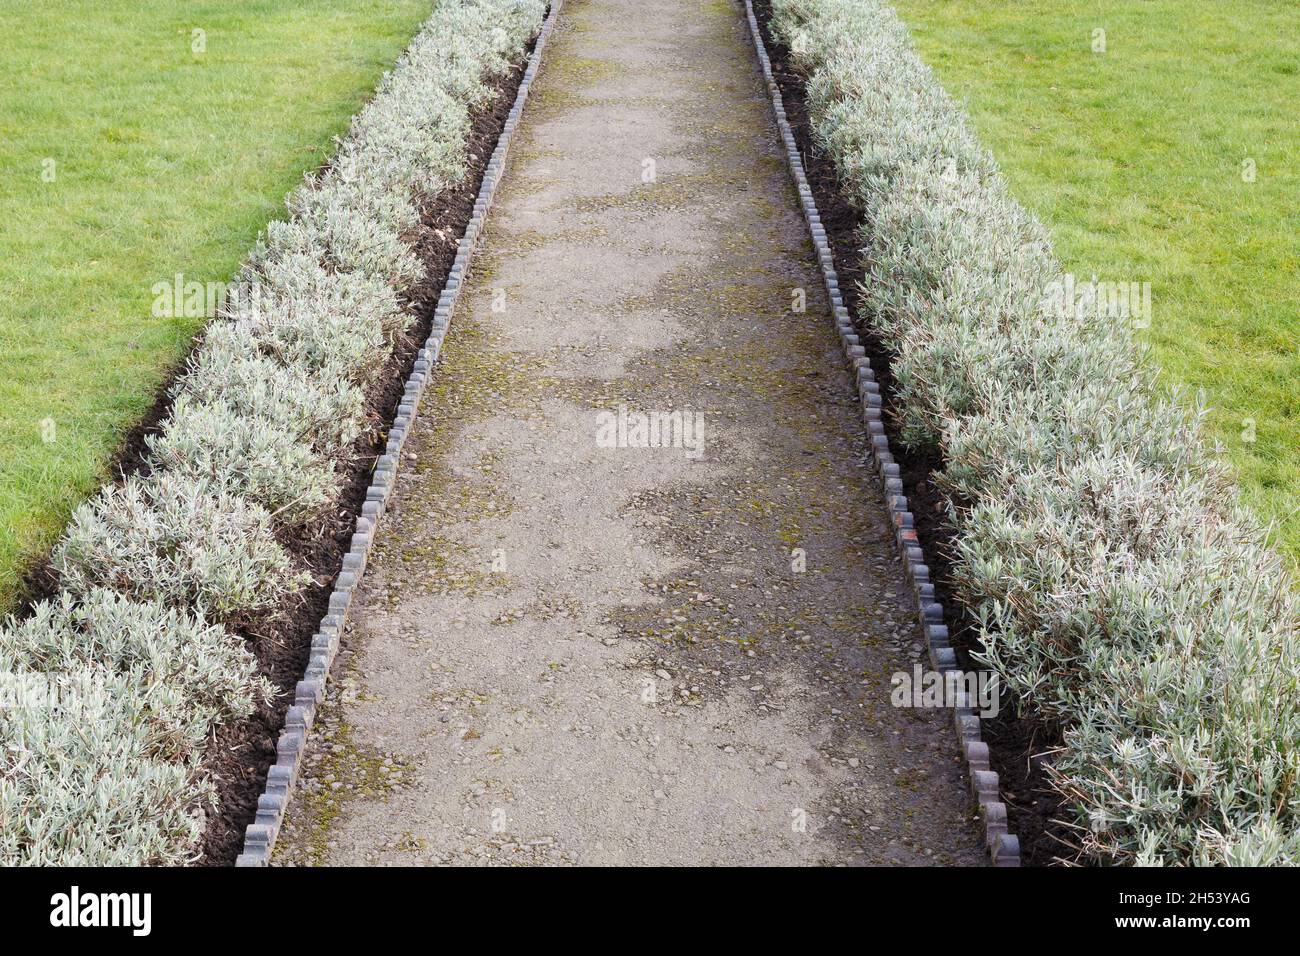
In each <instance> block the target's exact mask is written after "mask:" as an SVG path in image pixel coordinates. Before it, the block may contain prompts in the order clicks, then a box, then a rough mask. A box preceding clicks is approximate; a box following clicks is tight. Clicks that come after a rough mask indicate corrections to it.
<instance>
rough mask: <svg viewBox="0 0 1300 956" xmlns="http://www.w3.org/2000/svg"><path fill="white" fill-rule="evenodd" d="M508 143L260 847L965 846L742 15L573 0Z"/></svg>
mask: <svg viewBox="0 0 1300 956" xmlns="http://www.w3.org/2000/svg"><path fill="white" fill-rule="evenodd" d="M516 135H517V137H518V140H517V141H516V143H515V146H514V147H513V153H512V157H511V162H510V166H509V168H508V169H507V171H506V174H505V177H504V180H503V183H502V186H501V189H500V191H499V192H498V195H497V200H496V206H495V207H494V211H493V213H492V217H491V219H490V220H489V223H488V230H487V235H486V237H485V244H484V245H483V246H482V247H481V250H480V253H479V258H478V259H477V260H476V264H475V267H474V269H473V270H472V273H471V276H470V280H469V285H468V289H467V292H466V295H465V296H464V297H463V298H462V304H461V305H460V306H459V308H458V311H457V314H456V316H455V318H454V320H453V323H452V330H451V333H450V335H449V337H448V339H447V343H446V346H445V347H444V350H443V354H442V359H441V366H440V368H439V371H438V374H437V376H436V377H435V379H434V380H433V382H432V383H431V385H430V388H429V391H428V392H426V395H425V398H424V402H423V405H422V410H421V416H420V419H419V422H418V423H417V427H416V429H415V431H414V433H413V434H412V436H411V439H410V440H409V441H408V443H407V446H406V448H407V457H406V460H405V461H404V462H402V475H401V478H400V479H399V488H398V491H397V493H396V495H395V498H394V501H393V503H392V504H391V505H390V509H389V512H388V514H387V515H386V516H385V518H384V520H383V522H382V523H381V525H380V529H379V535H378V540H377V543H376V549H375V551H374V553H373V556H372V559H371V563H370V567H369V569H368V571H367V574H366V577H365V579H364V581H363V583H362V585H361V586H360V590H359V593H358V596H357V599H356V604H355V605H354V610H353V613H352V623H351V625H350V627H349V631H348V634H347V635H346V637H345V646H344V650H343V651H342V652H341V654H340V657H339V661H338V663H337V664H336V669H335V673H334V674H333V676H332V680H331V684H330V692H329V697H328V700H327V702H326V704H325V706H324V709H323V713H322V717H321V720H320V722H319V723H318V724H317V726H316V727H315V728H314V729H313V733H312V740H311V742H310V744H309V746H308V752H307V758H306V764H305V768H304V771H303V778H302V781H301V783H300V785H299V789H298V791H297V793H296V795H295V797H294V799H293V803H292V805H291V808H290V812H289V815H288V819H287V821H286V824H285V828H284V830H283V832H282V834H281V837H280V841H279V843H278V845H277V849H276V855H275V862H276V863H278V864H298V865H310V864H333V865H340V864H341V865H347V864H374V863H379V864H384V863H392V864H412V863H479V864H492V863H499V864H529V863H544V864H550V863H555V864H562V863H576V864H691V863H717V864H880V863H907V864H923V863H939V864H977V863H980V862H982V859H983V857H982V853H981V851H980V850H979V848H978V847H977V844H976V836H975V829H976V828H975V826H974V825H973V824H972V821H971V812H972V811H971V807H970V804H969V801H968V798H967V796H966V789H965V787H966V785H965V781H964V774H963V770H962V766H961V764H960V763H959V762H958V754H957V750H956V745H955V739H954V735H953V733H952V731H951V728H950V727H949V714H948V713H947V712H946V711H941V712H938V713H934V712H926V711H918V710H911V709H895V708H893V707H891V706H890V701H889V696H890V695H889V691H890V676H891V674H893V673H894V672H896V671H909V672H910V670H911V668H912V664H913V663H914V662H915V661H916V660H918V659H920V655H921V645H920V636H919V631H918V629H917V627H916V625H915V623H914V622H915V612H914V608H913V605H912V598H911V596H910V594H909V591H908V588H907V586H906V584H905V581H904V579H903V576H902V569H901V564H900V562H899V560H898V558H897V557H896V555H895V552H894V547H893V543H892V538H891V536H890V533H889V530H888V527H887V523H886V517H885V512H884V507H883V504H882V502H881V495H880V492H879V489H878V487H877V485H876V484H875V481H874V479H873V477H872V475H871V474H870V473H869V472H868V471H867V470H866V468H865V467H864V466H863V464H862V462H863V456H864V454H865V451H866V439H865V434H864V432H863V429H862V426H861V422H860V419H859V416H858V414H857V412H856V405H855V402H854V396H853V392H852V390H851V388H850V382H849V377H848V374H847V373H846V371H845V370H844V368H843V365H842V361H841V358H840V355H839V345H838V342H837V341H836V339H835V338H834V335H833V331H832V326H831V322H830V320H829V318H828V315H827V311H826V310H827V305H826V302H825V300H824V298H823V296H822V294H821V291H820V283H819V278H818V275H817V273H816V271H815V262H814V259H813V255H812V250H811V246H810V245H809V243H808V241H807V234H806V231H805V227H804V224H803V222H802V220H801V218H800V216H799V213H798V208H797V205H796V202H795V196H794V192H793V188H792V186H791V183H790V180H789V174H788V172H787V170H786V168H785V166H784V165H783V163H782V161H781V159H780V156H779V154H778V152H777V149H776V144H777V136H776V133H775V130H774V128H773V124H772V119H771V116H770V107H769V103H768V101H767V99H766V95H765V93H764V90H763V87H762V85H761V82H760V79H759V75H758V71H757V64H756V62H755V59H754V54H753V49H752V46H751V43H750V40H749V38H748V36H747V34H746V31H745V25H744V19H743V14H742V12H741V10H740V8H739V7H738V6H737V5H735V4H734V3H732V2H728V0H716V2H704V3H701V2H698V0H663V2H660V3H656V4H646V3H643V2H639V0H569V2H568V3H567V4H566V6H565V9H564V13H563V15H562V16H561V18H560V20H559V24H558V27H557V30H556V32H555V34H554V35H553V37H552V40H551V45H550V46H548V48H547V51H546V56H545V59H544V62H543V67H542V71H541V73H540V75H539V77H538V81H537V83H536V85H535V86H534V87H533V92H532V95H531V97H530V100H529V105H528V108H527V110H526V112H525V115H524V119H523V121H522V123H521V125H520V127H519V131H518V133H517V134H516ZM799 290H803V291H799ZM803 296H806V309H805V311H798V307H799V305H800V302H799V299H800V298H801V297H803ZM620 407H623V408H625V409H626V412H627V415H628V420H629V421H630V422H631V425H632V426H633V427H632V428H631V432H630V439H631V440H629V441H628V442H625V444H629V445H634V444H636V442H635V438H636V428H635V424H636V415H637V413H642V412H643V413H655V412H666V411H669V410H676V411H678V412H680V413H682V414H681V416H680V421H682V422H690V423H694V422H695V421H696V420H697V418H698V417H699V416H702V419H703V428H702V432H701V431H700V430H698V429H697V430H693V431H691V432H690V433H688V434H683V432H681V431H679V432H675V433H674V434H673V435H670V436H669V437H670V438H673V437H676V438H682V439H683V440H682V441H681V442H680V444H681V445H683V446H684V447H603V446H604V445H606V444H608V443H607V442H604V441H602V440H601V439H602V437H603V435H604V431H603V426H604V425H605V424H606V421H607V419H606V418H603V417H602V414H601V413H602V411H603V412H605V413H606V414H607V415H609V414H612V415H614V416H615V417H617V416H618V414H619V410H620ZM700 438H702V442H700V441H698V439H700ZM661 444H671V443H661ZM697 449H698V451H697Z"/></svg>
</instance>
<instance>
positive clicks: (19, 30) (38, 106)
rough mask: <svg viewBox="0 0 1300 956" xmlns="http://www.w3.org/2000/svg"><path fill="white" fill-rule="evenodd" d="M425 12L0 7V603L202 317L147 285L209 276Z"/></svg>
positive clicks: (392, 0)
mask: <svg viewBox="0 0 1300 956" xmlns="http://www.w3.org/2000/svg"><path fill="white" fill-rule="evenodd" d="M431 8H432V3H431V2H430V0H348V2H343V0H332V2H331V0H206V2H194V0H82V2H70V0H45V2H42V3H40V4H29V3H22V2H19V0H0V73H2V74H3V75H2V76H0V288H3V290H4V293H3V295H2V296H0V609H3V608H4V607H5V606H6V605H8V604H10V603H11V602H12V600H13V598H14V595H15V590H16V585H17V582H18V576H19V574H20V573H21V570H22V568H23V566H24V565H25V564H26V563H27V562H29V561H31V560H32V559H33V558H34V557H36V556H39V555H40V554H42V553H44V552H45V551H46V550H47V549H48V548H49V546H50V545H51V544H52V543H53V541H54V540H55V538H56V537H57V536H58V534H59V531H60V529H61V528H62V527H63V525H64V523H65V521H66V519H67V517H68V514H69V512H70V510H71V509H72V508H73V507H74V506H75V505H76V504H77V503H78V501H80V500H81V499H82V498H83V497H84V496H86V495H87V494H89V493H90V492H92V491H93V490H94V489H95V488H96V487H97V486H98V485H99V484H100V483H101V482H102V481H103V480H104V479H105V478H106V477H107V474H106V469H107V463H108V461H109V460H110V459H111V457H112V455H113V452H114V449H115V448H116V447H117V445H118V442H119V440H120V438H121V435H122V434H123V432H124V431H125V430H126V429H128V428H129V427H130V426H131V424H132V423H133V422H135V421H138V420H139V418H140V416H141V415H142V414H143V412H144V411H145V410H146V409H147V408H148V407H149V405H150V404H151V402H152V401H153V398H154V395H155V393H156V390H157V388H158V386H159V384H160V382H161V381H162V380H163V379H164V378H165V376H166V374H167V371H168V370H169V369H170V368H171V367H172V366H174V364H175V363H176V362H177V360H178V359H179V357H180V356H182V355H183V354H184V351H185V348H186V346H187V343H188V341H189V338H190V337H191V335H192V334H193V332H194V331H195V329H196V328H198V327H199V326H200V325H201V324H202V322H203V319H201V318H191V319H183V320H171V319H161V320H160V319H156V318H153V317H152V316H151V310H150V306H151V304H152V302H153V298H154V296H153V293H152V292H151V287H152V286H153V285H154V283H156V282H159V281H161V280H167V279H169V278H170V277H172V276H173V275H175V274H176V273H178V272H179V273H184V274H185V276H186V277H187V278H195V279H198V280H199V281H208V280H218V281H219V280H225V279H228V278H229V277H230V276H231V274H232V273H233V272H234V270H235V269H236V268H237V266H238V265H239V262H240V260H241V259H242V258H243V257H244V255H245V254H246V252H247V251H248V249H249V247H250V246H251V244H252V242H253V240H254V239H255V237H256V236H257V233H258V231H259V230H260V229H261V228H262V227H263V226H264V225H265V223H266V222H267V221H268V220H269V219H271V218H274V217H276V216H277V215H279V214H280V212H281V209H282V202H283V199H284V196H285V195H286V193H288V192H289V190H290V189H291V188H292V187H293V186H294V185H295V184H296V183H297V182H298V181H299V179H300V178H301V176H302V174H303V172H304V171H305V170H307V169H310V168H312V167H313V166H316V165H318V164H319V163H320V162H321V161H322V160H323V159H324V158H325V157H326V156H327V155H328V153H329V148H330V140H331V137H333V136H334V135H336V134H338V133H340V132H342V131H343V130H344V129H345V128H346V126H347V122H348V119H349V117H350V116H351V115H352V114H353V113H354V112H356V110H357V109H358V108H359V107H360V106H361V104H362V103H363V102H364V101H365V100H366V98H367V97H368V95H369V94H370V92H371V91H372V90H373V89H374V85H375V83H376V82H377V80H378V79H379V76H380V75H381V74H382V72H383V71H384V70H385V69H386V68H387V67H388V66H390V65H391V64H392V62H393V61H394V60H395V59H396V58H397V56H398V55H399V54H400V52H401V51H402V49H403V48H404V47H405V45H406V43H407V42H408V40H409V39H410V37H411V35H412V34H413V33H414V31H415V29H416V28H417V27H418V26H419V24H420V22H421V21H422V20H423V19H424V18H425V17H426V16H427V15H428V13H429V10H430V9H431ZM196 29H197V30H202V31H203V33H202V35H201V36H200V35H197V34H195V32H194V31H195V30H196ZM196 47H198V48H200V49H199V50H198V51H197V52H196ZM51 161H52V162H51ZM51 173H52V175H51ZM47 421H48V422H52V423H53V429H52V430H51V428H50V426H49V425H45V426H44V427H43V426H42V423H43V422H47ZM50 439H52V440H50Z"/></svg>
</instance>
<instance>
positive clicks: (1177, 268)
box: [897, 0, 1300, 561]
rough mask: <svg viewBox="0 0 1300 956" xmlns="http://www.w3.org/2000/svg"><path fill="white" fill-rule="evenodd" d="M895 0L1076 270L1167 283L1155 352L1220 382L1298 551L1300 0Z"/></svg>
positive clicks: (1211, 392)
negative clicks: (1299, 0) (1099, 44)
mask: <svg viewBox="0 0 1300 956" xmlns="http://www.w3.org/2000/svg"><path fill="white" fill-rule="evenodd" d="M897 7H898V10H899V12H900V14H901V15H902V16H903V19H904V20H905V21H906V22H907V23H908V25H909V27H910V28H911V30H912V33H913V36H914V37H915V39H916V41H917V46H918V48H919V50H920V52H921V54H922V56H923V57H924V58H925V60H926V62H928V63H929V64H930V65H931V67H932V68H934V70H935V71H936V73H937V74H938V76H939V78H940V79H941V80H942V82H943V83H944V85H945V87H946V88H947V89H948V91H949V92H950V93H952V94H953V95H954V96H957V97H959V98H961V99H963V100H964V101H965V102H966V105H967V108H968V109H969V111H970V113H971V115H972V117H973V119H974V124H975V127H976V129H978V131H979V133H980V135H981V136H982V137H983V139H984V142H985V143H986V144H987V145H988V146H989V148H990V149H992V151H993V153H994V154H995V155H996V156H997V158H998V161H999V162H1000V164H1001V165H1002V168H1003V170H1004V172H1005V173H1006V176H1007V178H1008V180H1009V181H1010V183H1011V186H1012V190H1013V192H1014V193H1015V194H1016V196H1017V198H1018V199H1019V200H1020V201H1021V202H1022V203H1024V204H1025V205H1026V206H1027V207H1029V208H1030V209H1032V210H1034V211H1035V212H1036V213H1037V214H1038V215H1039V216H1040V218H1042V220H1043V221H1044V222H1045V223H1046V224H1047V225H1048V227H1049V228H1050V230H1051V232H1052V235H1053V237H1054V239H1055V242H1056V250H1057V253H1058V255H1059V256H1060V258H1061V260H1062V262H1063V264H1064V266H1065V268H1066V270H1067V271H1069V272H1072V273H1074V275H1075V276H1076V277H1077V278H1078V279H1080V280H1083V281H1087V280H1088V279H1091V278H1092V277H1093V276H1094V275H1095V276H1097V277H1098V279H1099V280H1110V281H1117V282H1118V281H1128V282H1150V283H1151V292H1152V318H1151V326H1150V328H1149V329H1148V330H1146V331H1144V332H1143V335H1144V336H1145V337H1146V339H1147V341H1148V342H1150V344H1151V345H1152V347H1153V354H1154V357H1155V359H1156V361H1157V364H1158V365H1159V366H1160V367H1161V368H1162V369H1163V370H1164V372H1165V373H1166V378H1167V380H1168V381H1169V383H1170V384H1171V385H1181V386H1185V387H1190V388H1192V389H1203V390H1204V391H1205V393H1206V396H1207V399H1208V401H1209V403H1210V404H1211V405H1212V408H1213V410H1212V414H1211V419H1210V426H1211V432H1212V434H1213V436H1214V437H1215V438H1217V439H1218V441H1219V442H1220V443H1221V444H1222V445H1223V448H1224V450H1225V453H1226V454H1227V455H1228V457H1229V459H1230V460H1231V462H1232V463H1233V464H1234V465H1235V467H1236V470H1237V473H1238V475H1239V477H1240V484H1241V488H1242V493H1243V497H1244V500H1245V501H1246V502H1247V503H1248V504H1249V505H1250V506H1252V507H1253V509H1254V510H1255V511H1256V512H1257V513H1258V514H1259V515H1260V516H1261V517H1262V518H1263V519H1265V520H1266V521H1269V522H1275V523H1276V526H1277V528H1278V532H1279V543H1280V544H1281V546H1282V547H1283V548H1284V549H1285V550H1286V551H1287V552H1288V553H1289V556H1290V557H1291V559H1292V560H1293V561H1296V560H1300V5H1298V4H1295V3H1292V2H1289V0H1235V2H1233V3H1204V2H1200V0H1090V2H1088V3H1077V2H1070V0H1019V2H1016V3H1005V2H993V0H958V2H934V0H928V2H927V0H901V2H899V3H898V4H897ZM1097 30H1101V31H1104V47H1105V49H1104V52H1094V49H1093V46H1094V43H1095V42H1096V41H1098V40H1100V39H1103V35H1102V34H1096V33H1095V32H1094V31H1097ZM1252 165H1253V169H1254V176H1253V179H1254V181H1253V182H1251V181H1248V179H1249V178H1250V176H1249V169H1250V167H1251V166H1252Z"/></svg>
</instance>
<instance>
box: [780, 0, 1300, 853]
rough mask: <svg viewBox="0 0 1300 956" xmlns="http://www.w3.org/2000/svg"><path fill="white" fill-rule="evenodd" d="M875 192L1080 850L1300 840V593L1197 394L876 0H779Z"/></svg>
mask: <svg viewBox="0 0 1300 956" xmlns="http://www.w3.org/2000/svg"><path fill="white" fill-rule="evenodd" d="M772 8H773V20H772V28H773V31H774V33H775V35H776V36H777V37H778V38H779V39H780V40H781V41H782V42H783V43H784V44H785V45H786V46H787V47H788V48H789V49H790V50H791V54H792V56H793V58H794V60H795V62H796V64H797V65H798V66H799V67H800V68H801V69H802V70H803V71H804V72H805V76H806V88H807V96H808V106H809V115H810V118H811V122H812V125H813V132H814V136H815V137H816V139H817V140H818V142H819V143H820V144H821V146H823V147H824V148H825V149H826V151H827V153H828V154H829V155H830V157H831V158H832V160H833V162H834V164H835V166H836V168H837V171H838V174H839V177H840V182H841V185H842V188H843V190H844V191H845V193H846V195H847V197H848V198H849V200H850V201H851V202H852V203H853V204H854V206H855V207H856V209H857V210H858V212H859V213H860V214H861V218H862V228H861V231H860V234H859V245H860V248H861V255H862V266H863V270H864V274H865V276H864V280H863V282H862V284H861V290H860V291H861V300H862V307H863V312H864V316H863V318H864V319H865V320H866V321H867V322H869V323H870V324H872V325H873V326H874V328H875V329H876V330H877V332H878V333H879V334H880V336H881V337H882V339H883V340H884V342H885V343H886V344H887V345H888V347H889V348H890V349H891V351H892V352H893V355H894V362H893V372H894V378H895V382H896V384H897V397H898V400H899V401H898V404H899V411H898V413H899V416H900V423H901V426H902V430H903V437H904V440H905V441H906V442H908V443H909V444H912V445H914V446H928V447H930V448H932V449H937V450H939V452H940V453H941V456H942V460H943V463H944V465H943V469H942V472H941V474H939V475H937V476H936V477H937V479H938V481H939V482H940V484H941V486H942V487H943V488H944V490H945V492H946V494H947V499H948V513H949V518H950V520H951V523H952V525H953V527H954V528H955V530H956V541H955V555H954V557H955V568H956V570H955V579H956V580H955V586H956V591H957V593H956V597H957V598H958V600H960V601H961V602H962V603H963V604H965V605H966V606H967V607H968V608H969V609H970V610H971V611H972V612H973V614H974V616H975V618H976V620H977V621H978V624H979V630H980V636H981V638H982V641H983V645H984V648H985V652H984V658H985V660H986V661H987V663H988V664H989V665H990V666H991V667H993V668H995V669H996V670H997V672H998V673H999V674H1000V675H1001V678H1002V680H1003V681H1004V682H1005V684H1006V686H1008V687H1009V688H1011V689H1012V690H1014V691H1015V692H1016V693H1017V694H1018V696H1019V699H1020V700H1021V701H1022V702H1023V704H1024V705H1026V706H1028V707H1030V708H1033V709H1034V710H1035V711H1036V712H1037V713H1039V714H1040V715H1042V716H1044V717H1046V718H1047V719H1048V720H1050V721H1052V722H1054V723H1055V724H1056V726H1058V727H1059V728H1060V730H1061V731H1062V733H1063V741H1064V742H1063V746H1062V749H1061V750H1060V752H1059V753H1057V754H1056V755H1055V758H1054V760H1053V763H1052V772H1053V778H1054V784H1055V786H1057V787H1058V788H1059V789H1060V791H1061V792H1062V794H1064V796H1065V798H1066V805H1067V806H1068V807H1069V808H1070V810H1071V811H1072V813H1073V817H1074V822H1075V823H1076V824H1077V827H1078V829H1077V842H1078V846H1079V848H1080V851H1081V855H1082V858H1084V859H1088V860H1092V861H1095V862H1104V863H1132V864H1148V865H1157V864H1296V863H1300V827H1298V826H1297V823H1298V822H1300V601H1298V600H1297V597H1296V590H1295V587H1294V582H1293V581H1291V580H1289V579H1288V575H1287V573H1286V572H1285V570H1284V568H1283V567H1282V565H1281V563H1280V561H1279V558H1278V556H1277V555H1276V554H1275V553H1274V552H1273V551H1271V550H1270V549H1269V548H1268V547H1267V546H1266V545H1265V536H1264V534H1263V532H1262V530H1261V529H1260V528H1259V527H1258V525H1257V523H1256V522H1255V521H1254V520H1253V519H1252V518H1251V517H1249V516H1248V515H1246V514H1245V513H1243V512H1242V511H1241V510H1240V509H1239V508H1238V506H1237V504H1236V495H1235V491H1234V488H1233V486H1232V483H1231V481H1230V480H1229V478H1228V477H1227V475H1226V474H1225V472H1224V469H1223V468H1222V466H1221V465H1220V463H1219V461H1218V460H1217V457H1216V455H1215V453H1214V450H1212V449H1209V448H1207V447H1206V446H1205V444H1204V443H1203V442H1202V440H1201V438H1200V437H1199V418H1200V413H1199V410H1198V409H1196V408H1191V409H1189V408H1187V407H1186V406H1185V404H1184V403H1182V402H1181V401H1180V397H1179V396H1177V395H1173V396H1168V395H1166V394H1164V393H1163V392H1162V391H1161V390H1160V389H1159V388H1158V387H1157V385H1156V382H1155V380H1154V377H1153V374H1152V372H1151V371H1150V370H1149V367H1148V364H1147V362H1146V359H1145V356H1144V355H1143V353H1142V350H1141V349H1140V348H1139V347H1138V345H1137V344H1136V343H1135V342H1134V340H1133V338H1132V335H1131V332H1130V328H1129V323H1128V322H1127V321H1125V320H1124V318H1123V316H1117V315H1115V314H1113V313H1111V312H1110V311H1108V310H1106V309H1101V308H1096V307H1095V303H1093V302H1091V301H1088V300H1087V292H1086V289H1084V290H1081V291H1080V292H1079V293H1078V294H1077V295H1074V296H1072V297H1071V298H1070V299H1069V300H1068V301H1064V302H1063V301H1062V300H1061V297H1060V295H1059V291H1060V289H1062V288H1063V287H1066V285H1067V284H1066V283H1065V281H1064V279H1063V277H1062V276H1061V275H1060V267H1059V265H1058V263H1057V262H1056V260H1055V258H1054V256H1053V254H1052V250H1051V247H1050V243H1049V241H1048V239H1047V236H1046V233H1045V231H1044V230H1043V228H1042V227H1041V225H1040V224H1039V223H1038V222H1037V221H1036V220H1035V219H1034V217H1033V216H1031V215H1030V214H1029V213H1028V212H1026V211H1025V210H1024V209H1023V208H1022V207H1021V206H1020V205H1018V204H1017V203H1016V202H1015V201H1014V200H1013V199H1012V198H1011V197H1010V195H1009V194H1008V191H1007V188H1006V185H1005V183H1004V181H1003V179H1002V177H1001V175H1000V173H999V171H998V169H997V166H996V164H995V163H994V161H993V159H992V157H991V156H990V155H989V153H988V152H987V151H986V150H985V149H983V148H982V147H981V146H980V144H979V143H978V141H977V140H976V138H975V136H974V135H972V133H971V132H970V130H969V129H968V127H967V126H966V123H965V120H964V118H963V114H962V111H961V109H960V107H959V106H958V105H957V104H956V103H955V102H953V101H952V100H951V99H950V98H949V97H948V96H947V94H946V93H945V92H944V91H943V89H942V88H941V87H940V85H939V83H938V82H937V81H936V80H935V78H934V76H933V75H932V74H931V72H930V70H929V69H928V68H927V67H926V66H925V65H924V64H923V63H922V62H921V60H920V58H919V57H918V56H917V54H916V53H915V51H914V49H913V47H912V44H911V41H910V38H909V36H908V34H907V30H906V28H905V27H904V25H903V24H902V23H901V21H900V20H899V19H898V17H897V16H896V15H895V14H894V12H893V11H892V10H891V9H890V8H889V7H887V6H886V5H884V4H882V3H880V2H878V0H773V4H772Z"/></svg>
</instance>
